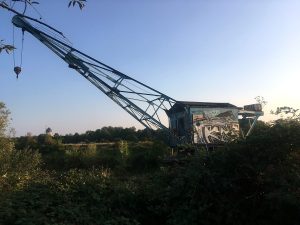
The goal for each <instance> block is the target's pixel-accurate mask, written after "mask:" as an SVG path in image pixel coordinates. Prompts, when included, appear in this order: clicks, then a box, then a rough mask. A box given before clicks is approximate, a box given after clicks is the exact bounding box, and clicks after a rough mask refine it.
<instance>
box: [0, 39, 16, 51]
mask: <svg viewBox="0 0 300 225" xmlns="http://www.w3.org/2000/svg"><path fill="white" fill-rule="evenodd" d="M15 49H16V48H15V47H14V46H12V45H7V44H3V40H0V53H1V52H2V51H5V52H6V53H7V54H9V53H10V52H12V51H13V50H15Z"/></svg>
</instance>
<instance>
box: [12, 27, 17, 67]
mask: <svg viewBox="0 0 300 225" xmlns="http://www.w3.org/2000/svg"><path fill="white" fill-rule="evenodd" d="M12 36H13V46H15V26H13V35H12ZM12 52H13V60H14V67H15V66H16V58H15V50H13V51H12Z"/></svg>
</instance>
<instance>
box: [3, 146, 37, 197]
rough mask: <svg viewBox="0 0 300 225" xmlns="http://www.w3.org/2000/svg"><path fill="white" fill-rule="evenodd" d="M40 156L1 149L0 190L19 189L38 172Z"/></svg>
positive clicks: (26, 151) (27, 151) (34, 153)
mask: <svg viewBox="0 0 300 225" xmlns="http://www.w3.org/2000/svg"><path fill="white" fill-rule="evenodd" d="M40 165H41V155H40V154H39V153H37V152H35V151H30V150H22V151H18V150H15V149H2V150H1V151H0V190H1V192H2V193H5V192H7V191H12V190H17V189H21V188H23V187H24V186H26V185H27V184H28V182H29V181H30V180H33V179H35V178H36V177H37V176H38V175H39V172H40Z"/></svg>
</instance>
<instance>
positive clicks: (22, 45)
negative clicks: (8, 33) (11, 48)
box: [20, 30, 25, 67]
mask: <svg viewBox="0 0 300 225" xmlns="http://www.w3.org/2000/svg"><path fill="white" fill-rule="evenodd" d="M24 33H25V31H24V30H22V44H21V63H20V67H22V63H23V47H24Z"/></svg>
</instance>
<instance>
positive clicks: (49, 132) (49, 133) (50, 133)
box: [46, 127, 52, 136]
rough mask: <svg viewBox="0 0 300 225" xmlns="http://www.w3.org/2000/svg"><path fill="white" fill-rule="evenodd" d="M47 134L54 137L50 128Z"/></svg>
mask: <svg viewBox="0 0 300 225" xmlns="http://www.w3.org/2000/svg"><path fill="white" fill-rule="evenodd" d="M46 134H47V135H50V136H52V129H51V128H50V127H48V128H47V129H46Z"/></svg>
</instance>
